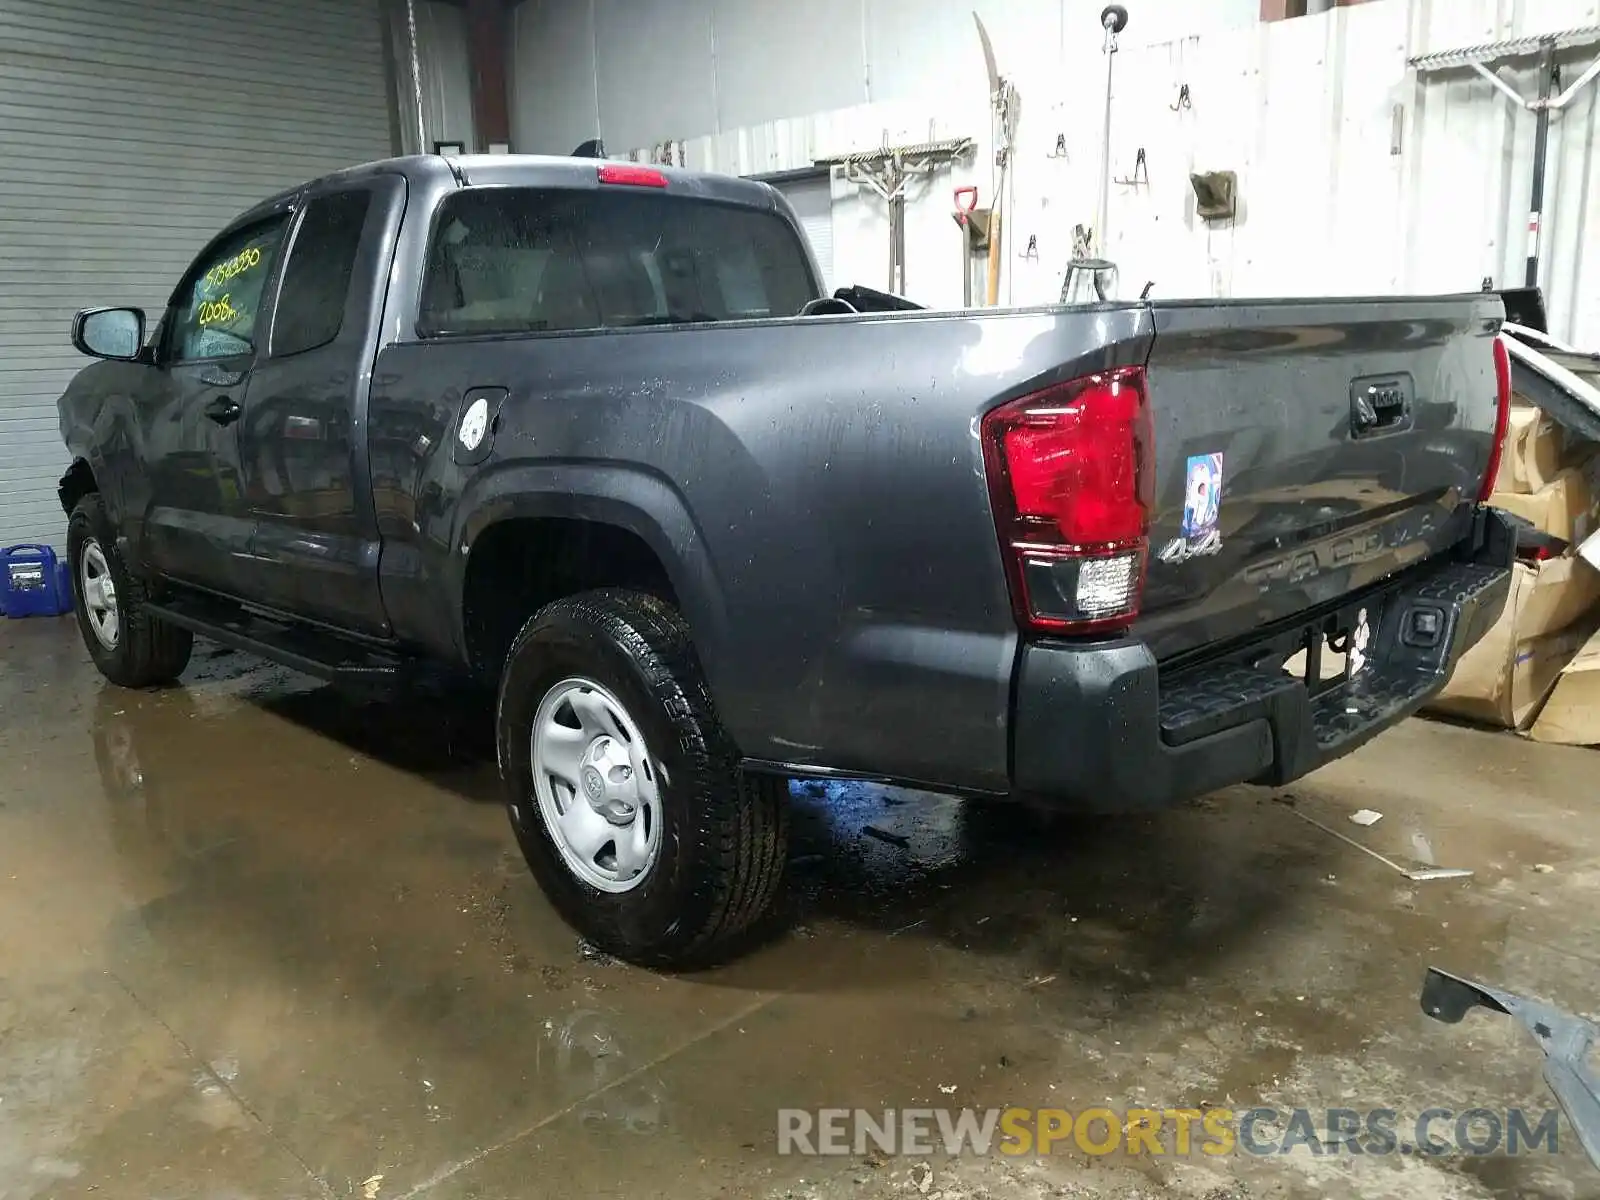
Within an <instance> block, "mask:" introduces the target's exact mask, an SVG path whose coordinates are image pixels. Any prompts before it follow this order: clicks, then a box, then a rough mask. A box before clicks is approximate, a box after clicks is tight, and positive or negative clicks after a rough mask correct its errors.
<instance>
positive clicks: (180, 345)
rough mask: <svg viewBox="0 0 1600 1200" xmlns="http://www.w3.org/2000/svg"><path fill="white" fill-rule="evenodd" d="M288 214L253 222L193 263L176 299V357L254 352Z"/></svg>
mask: <svg viewBox="0 0 1600 1200" xmlns="http://www.w3.org/2000/svg"><path fill="white" fill-rule="evenodd" d="M287 224H288V218H287V217H277V218H274V219H273V220H271V221H267V222H264V223H262V224H260V225H252V226H250V227H249V228H246V229H241V230H239V231H238V232H237V233H235V234H233V235H231V236H229V237H227V238H224V239H223V240H222V241H220V242H218V243H217V244H216V245H214V246H213V247H212V248H211V249H210V250H209V251H207V252H206V254H205V256H204V257H203V258H202V259H201V260H200V261H198V262H197V263H195V265H194V267H193V268H191V271H190V274H189V277H188V282H187V283H185V284H184V286H183V287H182V288H180V289H179V291H178V294H177V295H176V296H175V297H174V298H173V304H172V336H171V341H170V342H169V343H168V344H169V346H170V349H171V355H170V356H171V358H172V360H173V361H175V362H186V361H192V360H194V359H202V358H228V357H231V356H234V355H240V354H249V353H251V352H252V351H253V350H254V349H255V345H256V336H257V335H256V326H257V322H258V320H259V318H260V316H261V307H262V303H263V301H264V299H265V294H266V285H267V280H268V279H269V278H270V277H271V275H272V266H273V263H274V261H275V260H276V259H277V255H278V248H279V246H280V245H281V244H282V242H283V233H284V228H285V226H286V225H287Z"/></svg>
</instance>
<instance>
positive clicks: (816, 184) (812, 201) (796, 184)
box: [776, 175, 836, 291]
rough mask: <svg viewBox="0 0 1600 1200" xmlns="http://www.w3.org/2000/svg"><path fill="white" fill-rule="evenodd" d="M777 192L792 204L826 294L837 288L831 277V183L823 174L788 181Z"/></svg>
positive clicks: (781, 184)
mask: <svg viewBox="0 0 1600 1200" xmlns="http://www.w3.org/2000/svg"><path fill="white" fill-rule="evenodd" d="M776 186H777V189H778V190H779V191H780V192H782V193H783V194H784V196H785V197H787V199H788V201H789V203H790V204H792V205H794V214H795V216H797V217H799V218H800V226H801V228H803V229H804V230H805V231H806V241H808V242H810V243H811V249H812V252H813V253H815V254H816V256H817V263H818V265H819V266H821V268H822V282H823V284H824V285H825V286H826V287H827V289H828V290H829V291H832V290H833V288H834V287H835V286H836V285H835V284H834V281H833V280H834V275H833V182H832V180H830V179H829V178H828V177H827V176H826V175H818V176H816V177H815V178H811V179H791V180H789V181H788V182H786V183H780V184H777V185H776Z"/></svg>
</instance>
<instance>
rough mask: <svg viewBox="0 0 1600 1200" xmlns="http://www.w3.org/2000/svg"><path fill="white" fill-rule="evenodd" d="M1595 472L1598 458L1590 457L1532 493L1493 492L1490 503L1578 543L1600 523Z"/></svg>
mask: <svg viewBox="0 0 1600 1200" xmlns="http://www.w3.org/2000/svg"><path fill="white" fill-rule="evenodd" d="M1597 476H1600V458H1591V459H1590V460H1589V461H1588V462H1587V463H1586V464H1584V466H1582V467H1567V468H1566V469H1565V470H1562V471H1561V472H1559V473H1558V474H1557V475H1556V477H1555V479H1554V480H1552V481H1551V482H1550V483H1547V484H1546V485H1545V486H1544V487H1542V488H1540V489H1539V490H1538V491H1537V492H1534V493H1532V494H1531V495H1523V494H1521V493H1519V492H1496V493H1495V494H1494V495H1493V496H1492V497H1490V499H1489V503H1490V504H1492V505H1493V506H1494V507H1495V508H1503V509H1505V510H1506V511H1507V512H1509V513H1512V514H1514V515H1516V516H1519V517H1522V518H1523V519H1524V520H1527V521H1531V522H1532V523H1533V526H1534V528H1536V529H1539V530H1542V531H1543V532H1545V533H1548V534H1553V535H1554V536H1556V537H1558V538H1565V539H1566V540H1567V541H1569V542H1573V543H1577V542H1581V541H1583V540H1584V539H1585V538H1586V537H1588V536H1589V535H1590V534H1591V533H1593V532H1594V531H1595V529H1596V527H1597V524H1600V522H1597V519H1596V513H1595V503H1596V496H1597V495H1600V486H1597V483H1596V477H1597Z"/></svg>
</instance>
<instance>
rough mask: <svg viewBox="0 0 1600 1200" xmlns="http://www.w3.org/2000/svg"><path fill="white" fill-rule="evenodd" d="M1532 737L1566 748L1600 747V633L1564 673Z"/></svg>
mask: <svg viewBox="0 0 1600 1200" xmlns="http://www.w3.org/2000/svg"><path fill="white" fill-rule="evenodd" d="M1528 736H1529V737H1531V738H1532V739H1533V740H1534V741H1536V742H1552V743H1555V744H1557V745H1562V746H1600V633H1597V634H1596V635H1595V636H1594V637H1592V638H1590V639H1589V641H1588V643H1587V644H1586V645H1585V646H1584V647H1583V649H1582V650H1581V651H1579V652H1578V657H1576V658H1575V659H1573V660H1572V661H1571V662H1570V663H1568V664H1567V668H1566V670H1564V671H1562V672H1561V678H1560V679H1558V680H1557V681H1556V687H1555V691H1553V692H1551V693H1550V699H1549V700H1548V701H1546V703H1545V706H1544V708H1543V709H1541V710H1540V712H1539V719H1538V720H1537V721H1535V722H1534V723H1533V727H1532V728H1531V729H1529V730H1528Z"/></svg>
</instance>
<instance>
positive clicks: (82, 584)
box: [67, 492, 194, 688]
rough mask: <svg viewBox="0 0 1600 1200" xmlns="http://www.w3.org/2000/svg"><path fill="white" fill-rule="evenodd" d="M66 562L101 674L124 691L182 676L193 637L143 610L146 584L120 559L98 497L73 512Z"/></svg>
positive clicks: (87, 641)
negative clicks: (69, 564) (131, 572)
mask: <svg viewBox="0 0 1600 1200" xmlns="http://www.w3.org/2000/svg"><path fill="white" fill-rule="evenodd" d="M67 558H68V561H69V562H70V563H71V564H72V594H73V600H74V604H73V608H74V611H75V612H76V613H77V617H78V629H79V631H80V632H81V633H82V634H83V644H84V646H85V647H87V648H88V651H89V657H90V658H92V659H94V665H95V666H96V667H98V668H99V669H100V674H102V675H104V676H105V677H106V678H107V679H109V680H110V681H111V682H112V683H115V684H118V685H120V686H121V687H127V688H145V687H153V686H155V685H158V684H164V683H171V682H172V681H173V680H175V679H177V678H178V676H179V675H181V674H183V670H184V668H185V667H187V666H188V665H189V655H190V653H191V652H192V651H193V649H194V635H193V634H192V633H190V632H189V631H188V630H187V629H178V628H177V627H175V626H172V625H168V624H166V623H165V622H163V621H161V620H159V619H157V618H156V617H155V616H153V615H152V614H151V613H150V612H148V611H147V610H146V609H145V600H146V596H147V593H146V590H145V586H144V584H143V583H142V582H141V581H140V580H138V579H137V578H135V577H134V576H133V575H132V574H130V573H129V571H128V568H127V565H126V564H125V563H124V562H123V561H122V555H121V553H119V552H118V550H117V540H116V526H114V525H113V524H112V522H111V518H110V516H109V515H108V514H107V513H106V508H105V503H104V501H102V500H101V499H100V496H99V494H98V493H95V492H91V493H90V494H89V495H87V496H85V497H84V498H83V499H82V500H80V501H78V505H77V507H76V508H74V509H73V510H72V517H71V519H70V520H69V521H68V522H67Z"/></svg>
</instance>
